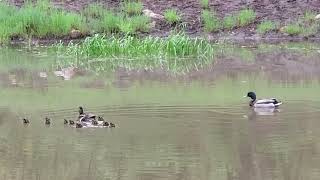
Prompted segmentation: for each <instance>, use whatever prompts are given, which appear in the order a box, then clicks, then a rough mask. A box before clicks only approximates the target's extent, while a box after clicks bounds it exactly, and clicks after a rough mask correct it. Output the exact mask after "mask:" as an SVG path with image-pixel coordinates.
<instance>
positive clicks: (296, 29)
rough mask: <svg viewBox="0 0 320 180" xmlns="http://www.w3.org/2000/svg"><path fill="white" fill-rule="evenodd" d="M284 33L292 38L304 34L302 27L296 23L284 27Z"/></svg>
mask: <svg viewBox="0 0 320 180" xmlns="http://www.w3.org/2000/svg"><path fill="white" fill-rule="evenodd" d="M283 32H285V33H287V34H289V35H290V36H294V35H299V34H301V33H302V32H303V29H302V27H301V26H300V25H299V24H297V23H295V24H288V25H286V26H285V27H283Z"/></svg>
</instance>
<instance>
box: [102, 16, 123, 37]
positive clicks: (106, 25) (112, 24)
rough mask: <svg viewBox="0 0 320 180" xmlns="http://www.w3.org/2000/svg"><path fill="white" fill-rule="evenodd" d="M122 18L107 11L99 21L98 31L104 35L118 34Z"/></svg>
mask: <svg viewBox="0 0 320 180" xmlns="http://www.w3.org/2000/svg"><path fill="white" fill-rule="evenodd" d="M123 18H124V16H123V15H121V14H116V13H114V12H111V11H108V12H106V13H105V14H104V16H103V17H102V20H101V24H100V29H101V31H102V32H105V33H115V32H119V31H120V29H119V24H120V23H121V22H122V20H123Z"/></svg>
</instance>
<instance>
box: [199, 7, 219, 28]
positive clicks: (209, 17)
mask: <svg viewBox="0 0 320 180" xmlns="http://www.w3.org/2000/svg"><path fill="white" fill-rule="evenodd" d="M201 17H202V21H203V24H204V30H205V31H206V32H215V31H218V30H219V28H220V27H221V23H220V20H219V19H218V18H217V17H216V16H215V15H214V14H212V13H211V12H210V11H208V10H204V11H203V12H202V15H201Z"/></svg>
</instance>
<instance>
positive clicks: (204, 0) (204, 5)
mask: <svg viewBox="0 0 320 180" xmlns="http://www.w3.org/2000/svg"><path fill="white" fill-rule="evenodd" d="M200 4H201V7H202V8H203V9H208V8H209V0H200Z"/></svg>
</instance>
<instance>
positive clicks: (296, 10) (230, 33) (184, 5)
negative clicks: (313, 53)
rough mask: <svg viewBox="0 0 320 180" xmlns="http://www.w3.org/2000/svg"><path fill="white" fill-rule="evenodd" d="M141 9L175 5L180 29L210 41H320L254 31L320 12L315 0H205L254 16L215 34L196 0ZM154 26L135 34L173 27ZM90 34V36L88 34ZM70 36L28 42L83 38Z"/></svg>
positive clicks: (70, 1) (73, 4) (77, 5)
mask: <svg viewBox="0 0 320 180" xmlns="http://www.w3.org/2000/svg"><path fill="white" fill-rule="evenodd" d="M9 2H10V3H11V4H14V5H16V6H18V7H20V6H22V5H23V3H24V1H22V0H10V1H9ZM51 2H53V4H54V5H55V6H57V7H61V8H64V9H67V10H70V11H81V10H82V9H83V8H84V7H86V6H87V5H88V4H92V3H100V4H102V5H103V6H105V7H106V9H116V8H119V6H120V4H121V1H120V0H116V1H115V0H105V1H103V2H101V1H97V0H77V1H76V0H67V1H62V0H52V1H51ZM142 2H143V6H144V9H149V10H151V11H153V12H154V13H157V14H160V15H163V13H164V11H165V10H166V9H168V8H175V9H177V10H178V12H180V13H181V15H182V24H185V28H184V31H185V32H186V33H187V34H188V35H189V36H190V37H199V38H206V39H208V40H210V41H212V42H221V41H223V42H232V43H246V42H255V43H278V42H301V41H310V42H320V35H319V33H318V34H316V35H314V36H311V37H308V38H305V37H302V36H298V35H297V36H289V35H286V34H283V33H281V32H280V30H277V31H274V32H270V33H267V34H265V35H260V34H258V33H256V28H257V25H258V24H259V23H261V22H262V21H264V20H271V21H274V22H277V23H279V25H280V27H281V26H284V25H285V24H287V23H290V22H294V21H295V20H296V19H297V18H298V17H299V16H302V15H303V14H304V13H305V12H306V11H310V12H314V13H316V14H318V13H320V12H319V9H320V4H319V3H318V1H317V0H278V1H274V0H266V1H253V0H227V1H225V0H216V1H211V2H209V10H210V11H212V12H215V14H216V15H217V16H218V17H220V18H223V17H225V16H227V15H230V14H232V13H234V12H237V11H239V10H241V9H244V8H251V9H253V10H254V11H255V13H256V19H255V21H254V22H253V23H251V24H249V25H248V26H245V27H236V28H234V29H232V30H220V31H218V32H215V33H204V32H203V24H202V22H201V11H202V8H201V5H200V3H199V0H187V1H183V2H182V1H179V0H159V1H153V0H142ZM153 21H155V23H156V24H155V27H154V28H152V29H151V31H150V32H149V33H142V34H138V36H141V37H144V36H148V35H150V36H156V37H167V36H168V35H169V34H170V31H171V30H173V29H174V27H172V26H171V25H170V24H168V23H166V22H165V21H164V20H163V19H162V20H159V19H153ZM89 36H90V35H89ZM84 38H85V37H81V38H80V39H79V38H78V39H72V38H71V37H63V38H46V39H33V41H32V44H37V43H40V44H52V43H54V42H59V41H60V40H62V41H63V42H69V41H71V40H73V41H79V40H82V39H84ZM22 43H28V40H25V39H12V41H11V44H22Z"/></svg>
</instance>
